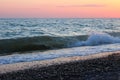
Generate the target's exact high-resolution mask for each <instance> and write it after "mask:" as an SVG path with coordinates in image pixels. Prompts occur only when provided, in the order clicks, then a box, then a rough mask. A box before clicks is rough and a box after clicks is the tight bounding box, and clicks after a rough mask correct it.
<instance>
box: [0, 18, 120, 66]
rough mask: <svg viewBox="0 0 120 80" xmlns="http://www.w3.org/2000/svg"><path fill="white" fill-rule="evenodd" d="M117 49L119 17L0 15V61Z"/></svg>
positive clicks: (37, 58) (119, 43)
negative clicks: (23, 16) (14, 16)
mask: <svg viewBox="0 0 120 80" xmlns="http://www.w3.org/2000/svg"><path fill="white" fill-rule="evenodd" d="M119 50H120V18H0V65H3V64H13V63H19V62H29V61H41V60H51V59H55V58H60V57H72V56H87V55H92V54H98V53H102V52H112V51H119Z"/></svg>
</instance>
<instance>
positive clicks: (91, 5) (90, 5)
mask: <svg viewBox="0 0 120 80" xmlns="http://www.w3.org/2000/svg"><path fill="white" fill-rule="evenodd" d="M105 6H106V5H104V4H84V5H62V6H56V7H105Z"/></svg>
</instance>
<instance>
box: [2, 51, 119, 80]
mask: <svg viewBox="0 0 120 80" xmlns="http://www.w3.org/2000/svg"><path fill="white" fill-rule="evenodd" d="M0 80H120V51H116V52H106V53H98V54H93V55H89V56H75V57H66V58H57V59H52V60H44V61H33V62H22V63H16V64H6V65H0Z"/></svg>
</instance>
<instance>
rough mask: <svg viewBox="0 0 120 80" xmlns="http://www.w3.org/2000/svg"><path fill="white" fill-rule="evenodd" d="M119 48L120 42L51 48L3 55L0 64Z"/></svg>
mask: <svg viewBox="0 0 120 80" xmlns="http://www.w3.org/2000/svg"><path fill="white" fill-rule="evenodd" d="M117 50H120V43H116V44H109V45H101V46H85V47H74V48H68V49H60V50H50V51H46V52H33V53H27V54H13V55H9V56H1V57H0V64H11V63H18V62H29V61H37V60H48V59H54V58H58V57H71V56H85V55H90V54H96V53H100V52H109V51H117Z"/></svg>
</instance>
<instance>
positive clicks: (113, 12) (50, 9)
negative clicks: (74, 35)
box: [0, 0, 120, 18]
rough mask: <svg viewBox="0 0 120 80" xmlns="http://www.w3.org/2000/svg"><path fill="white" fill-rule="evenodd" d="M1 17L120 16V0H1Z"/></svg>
mask: <svg viewBox="0 0 120 80" xmlns="http://www.w3.org/2000/svg"><path fill="white" fill-rule="evenodd" d="M0 17H1V18H120V0H0Z"/></svg>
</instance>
